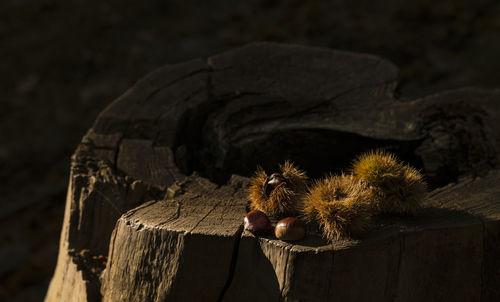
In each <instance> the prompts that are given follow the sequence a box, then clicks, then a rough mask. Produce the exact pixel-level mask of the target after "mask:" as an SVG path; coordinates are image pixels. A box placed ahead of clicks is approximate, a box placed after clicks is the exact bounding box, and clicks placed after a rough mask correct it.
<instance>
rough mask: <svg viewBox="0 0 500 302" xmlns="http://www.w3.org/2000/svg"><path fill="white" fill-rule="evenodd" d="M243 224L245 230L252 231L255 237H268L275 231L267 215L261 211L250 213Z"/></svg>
mask: <svg viewBox="0 0 500 302" xmlns="http://www.w3.org/2000/svg"><path fill="white" fill-rule="evenodd" d="M243 223H244V226H245V230H248V231H250V232H251V233H252V234H254V235H266V234H269V233H270V232H271V231H272V230H273V227H272V225H271V221H269V218H268V217H267V215H266V214H264V212H261V211H259V210H253V211H250V212H248V213H247V215H246V216H245V218H243Z"/></svg>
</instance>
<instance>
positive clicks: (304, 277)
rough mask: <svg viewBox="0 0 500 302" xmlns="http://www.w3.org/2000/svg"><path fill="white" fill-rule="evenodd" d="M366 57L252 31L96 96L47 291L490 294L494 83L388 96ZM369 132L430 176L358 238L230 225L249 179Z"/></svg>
mask: <svg viewBox="0 0 500 302" xmlns="http://www.w3.org/2000/svg"><path fill="white" fill-rule="evenodd" d="M397 73H398V71H397V68H396V67H395V66H394V65H393V64H392V63H390V62H388V61H387V60H384V59H381V58H379V57H376V56H371V55H363V54H354V53H347V52H339V51H333V50H328V49H319V48H306V47H300V46H290V45H280V44H272V43H257V44H251V45H249V46H246V47H243V48H239V49H236V50H234V51H231V52H228V53H224V54H221V55H217V56H213V57H210V58H208V59H206V60H202V59H195V60H192V61H188V62H185V63H181V64H176V65H171V66H165V67H163V68H160V69H158V70H157V71H155V72H153V73H151V74H149V75H148V76H146V77H145V78H144V79H142V80H140V81H139V82H137V83H136V84H135V85H134V86H133V87H132V88H131V89H129V90H128V91H127V92H126V93H124V94H123V95H122V96H121V97H119V98H118V99H117V100H116V101H114V102H113V103H112V104H111V105H110V106H108V107H107V108H106V109H105V110H104V111H103V112H102V113H101V114H100V116H99V117H98V119H97V120H96V122H95V124H94V126H93V127H92V128H91V129H90V130H89V131H88V133H87V134H86V135H85V137H84V138H83V139H82V142H81V144H80V145H79V147H78V149H77V150H76V152H75V154H74V156H73V158H72V165H71V175H70V185H69V188H68V195H67V204H66V212H65V217H64V225H63V229H62V233H61V243H60V251H59V258H58V264H57V268H56V271H55V273H54V276H53V279H52V282H51V284H50V288H49V291H48V293H47V297H46V301H101V300H102V301H255V300H256V299H257V301H259V300H260V301H281V300H283V301H499V300H500V288H499V284H500V260H499V257H498V255H500V185H499V184H500V170H496V169H497V168H498V160H499V156H498V155H497V154H498V151H499V150H500V130H499V126H500V121H499V118H500V91H499V90H481V89H473V88H470V89H458V90H453V91H448V92H444V93H441V94H437V95H432V96H428V97H425V98H422V99H417V100H401V99H398V98H396V97H395V96H394V94H395V92H394V91H395V88H396V86H397V80H398V75H397ZM378 147H383V148H387V149H388V150H391V151H393V152H395V153H396V154H397V155H399V156H400V157H401V158H402V159H404V160H408V161H409V162H411V163H412V164H414V165H416V166H417V167H419V168H421V169H422V171H423V172H424V173H425V174H426V177H427V179H428V180H429V182H430V184H431V185H432V187H433V188H435V190H433V191H432V192H430V193H429V194H428V197H427V199H426V201H425V211H424V213H422V214H421V215H420V216H418V217H414V218H410V217H378V218H377V227H376V228H375V229H374V230H373V231H371V232H369V233H368V234H366V236H364V237H363V238H358V239H356V240H354V239H353V240H339V241H334V242H333V243H328V242H326V241H325V240H324V239H322V238H321V237H319V236H316V235H311V236H308V237H306V238H305V239H304V240H302V241H299V242H296V243H287V242H282V241H279V240H277V239H276V238H274V236H272V235H270V236H265V237H260V238H257V237H255V236H253V235H251V234H250V233H248V232H246V231H243V226H242V219H243V216H244V215H245V213H246V211H247V206H248V199H247V195H246V189H247V187H248V178H247V177H245V176H249V175H251V173H252V172H253V171H254V170H255V169H256V167H257V165H258V164H260V165H262V166H263V167H264V168H266V169H273V168H275V167H276V165H277V164H278V163H281V162H283V161H284V160H285V159H291V160H294V161H295V162H296V163H297V164H299V165H300V166H301V167H302V168H304V169H305V170H307V171H308V172H309V174H310V175H311V176H312V177H320V176H321V175H322V174H323V173H326V172H328V171H334V172H335V171H339V169H342V168H344V169H345V168H347V167H348V165H349V161H350V159H352V158H353V157H354V156H355V155H357V154H358V153H360V152H363V151H367V150H369V149H372V148H378Z"/></svg>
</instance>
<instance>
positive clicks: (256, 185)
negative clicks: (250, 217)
mask: <svg viewBox="0 0 500 302" xmlns="http://www.w3.org/2000/svg"><path fill="white" fill-rule="evenodd" d="M280 172H281V174H282V175H283V176H284V177H285V178H286V179H287V180H288V182H289V184H290V185H289V186H286V185H285V184H281V185H279V186H278V187H276V188H275V189H274V190H273V191H272V192H271V194H270V195H269V197H266V195H265V192H264V185H265V183H266V179H267V177H268V175H267V173H266V172H265V171H264V170H263V169H262V168H261V167H258V168H257V171H256V172H255V174H254V176H253V177H252V178H250V188H249V195H248V197H249V199H250V208H251V209H252V210H259V211H262V212H264V213H266V214H267V215H268V216H272V217H275V218H282V217H286V216H295V215H297V214H298V213H299V211H300V209H301V208H302V200H303V196H304V194H305V193H306V188H307V180H308V177H307V175H306V173H305V172H304V171H302V170H300V169H299V168H298V167H296V166H295V165H294V164H293V163H292V162H290V161H285V163H284V164H282V165H280Z"/></svg>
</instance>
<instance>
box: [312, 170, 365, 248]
mask: <svg viewBox="0 0 500 302" xmlns="http://www.w3.org/2000/svg"><path fill="white" fill-rule="evenodd" d="M302 212H303V216H304V219H305V220H306V221H309V222H316V223H318V224H319V226H320V227H321V229H322V230H323V235H324V237H325V238H326V239H328V240H330V241H332V240H334V239H339V238H341V237H350V236H352V235H358V234H360V233H362V232H363V231H365V230H367V229H368V228H369V227H370V218H371V206H370V203H369V200H368V195H367V194H366V192H365V190H364V189H363V187H362V186H360V185H359V183H358V182H357V181H356V179H355V178H354V177H353V176H352V175H343V174H342V175H335V176H329V177H326V178H324V179H321V180H318V181H316V182H315V183H314V184H313V185H312V186H311V188H310V189H309V193H308V194H307V195H306V198H305V200H304V207H303V210H302Z"/></svg>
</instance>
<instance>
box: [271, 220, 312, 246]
mask: <svg viewBox="0 0 500 302" xmlns="http://www.w3.org/2000/svg"><path fill="white" fill-rule="evenodd" d="M274 235H276V237H277V238H278V239H281V240H285V241H295V240H300V239H302V238H304V236H305V235H306V225H305V224H304V223H303V222H302V221H300V220H298V219H297V218H295V217H287V218H283V219H281V220H280V221H278V224H277V225H276V228H275V229H274Z"/></svg>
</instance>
